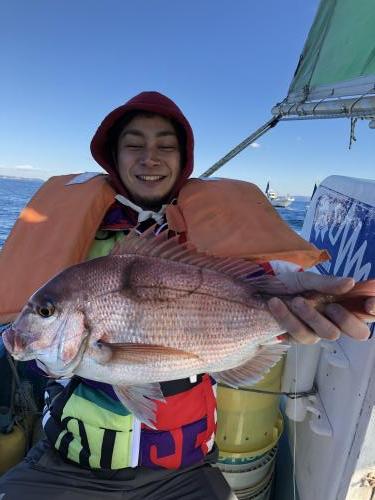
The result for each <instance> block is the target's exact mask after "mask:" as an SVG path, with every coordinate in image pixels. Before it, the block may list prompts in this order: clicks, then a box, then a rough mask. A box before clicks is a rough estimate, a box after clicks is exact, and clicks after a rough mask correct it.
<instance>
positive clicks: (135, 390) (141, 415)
mask: <svg viewBox="0 0 375 500" xmlns="http://www.w3.org/2000/svg"><path fill="white" fill-rule="evenodd" d="M113 390H114V391H115V393H116V395H117V397H118V398H119V400H120V401H121V403H122V404H123V405H124V406H125V407H126V408H127V409H128V410H130V411H131V412H132V413H133V414H134V415H135V416H136V417H137V418H138V419H139V420H141V422H144V423H145V424H146V425H148V426H149V427H152V428H153V429H155V422H156V409H157V406H156V401H161V402H163V403H165V399H164V395H163V392H162V390H161V387H160V384H159V382H156V383H152V384H144V385H126V386H120V385H116V386H113Z"/></svg>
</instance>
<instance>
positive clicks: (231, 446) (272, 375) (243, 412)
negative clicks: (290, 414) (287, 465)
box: [216, 359, 284, 455]
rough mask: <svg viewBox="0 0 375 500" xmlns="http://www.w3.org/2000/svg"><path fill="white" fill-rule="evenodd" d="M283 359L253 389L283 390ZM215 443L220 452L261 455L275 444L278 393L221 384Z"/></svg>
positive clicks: (278, 431)
mask: <svg viewBox="0 0 375 500" xmlns="http://www.w3.org/2000/svg"><path fill="white" fill-rule="evenodd" d="M283 367H284V360H283V359H282V360H280V361H279V362H278V363H277V364H276V365H275V366H274V367H273V368H271V370H270V371H269V372H268V373H267V375H266V376H265V377H264V378H263V379H262V380H261V381H260V382H258V383H257V384H255V385H253V386H251V387H252V388H254V389H261V390H264V391H274V392H278V391H280V386H281V376H282V372H283ZM217 404H218V417H217V420H218V426H217V433H216V442H217V445H218V447H219V450H220V452H228V453H246V454H256V455H259V454H261V453H264V452H265V451H267V450H269V449H271V448H272V447H273V446H275V443H276V442H277V441H278V439H279V437H280V434H281V429H282V420H281V423H280V414H279V396H278V395H273V394H258V393H256V392H249V391H244V390H239V389H231V388H229V387H223V386H219V387H218V397H217Z"/></svg>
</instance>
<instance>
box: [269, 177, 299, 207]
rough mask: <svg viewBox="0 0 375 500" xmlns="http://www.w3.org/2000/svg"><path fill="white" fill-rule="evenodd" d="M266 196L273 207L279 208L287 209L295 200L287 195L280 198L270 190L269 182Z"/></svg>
mask: <svg viewBox="0 0 375 500" xmlns="http://www.w3.org/2000/svg"><path fill="white" fill-rule="evenodd" d="M265 194H266V196H267V198H268V200H269V201H270V203H271V205H272V206H274V207H279V208H286V207H289V205H290V204H291V203H292V202H293V201H294V198H293V197H292V196H290V195H289V194H287V195H286V196H280V195H279V194H278V193H277V192H276V191H275V190H273V189H272V188H270V183H269V182H267V187H266V191H265Z"/></svg>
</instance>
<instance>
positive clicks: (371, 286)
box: [335, 279, 375, 322]
mask: <svg viewBox="0 0 375 500" xmlns="http://www.w3.org/2000/svg"><path fill="white" fill-rule="evenodd" d="M370 297H375V279H372V280H367V281H363V282H359V283H356V284H355V286H354V287H353V288H352V290H350V291H349V292H347V293H345V294H344V295H342V296H338V297H336V298H335V302H337V303H338V304H341V305H342V306H344V307H345V308H346V309H348V310H349V311H350V312H352V313H353V314H355V315H356V316H358V318H360V319H362V320H364V321H370V322H371V321H375V316H374V315H373V314H370V313H368V312H367V311H366V309H365V301H366V299H368V298H370Z"/></svg>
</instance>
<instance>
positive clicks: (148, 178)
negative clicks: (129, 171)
mask: <svg viewBox="0 0 375 500" xmlns="http://www.w3.org/2000/svg"><path fill="white" fill-rule="evenodd" d="M166 177H167V176H166V175H136V178H137V179H139V180H141V181H145V182H158V181H162V180H163V179H165V178H166Z"/></svg>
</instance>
